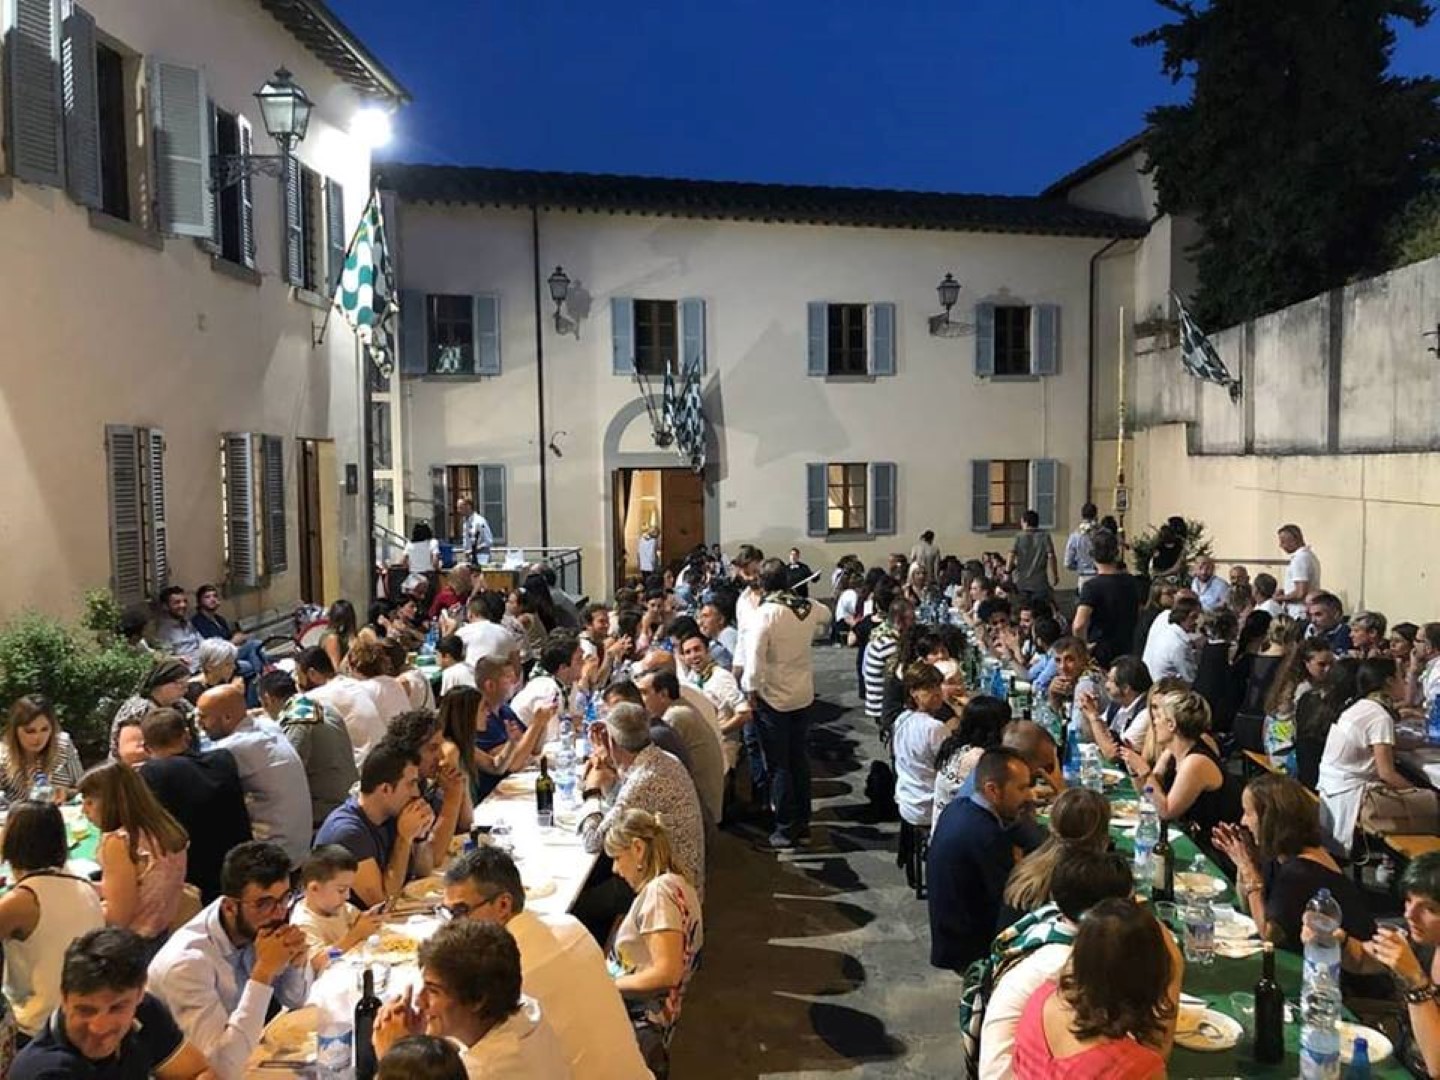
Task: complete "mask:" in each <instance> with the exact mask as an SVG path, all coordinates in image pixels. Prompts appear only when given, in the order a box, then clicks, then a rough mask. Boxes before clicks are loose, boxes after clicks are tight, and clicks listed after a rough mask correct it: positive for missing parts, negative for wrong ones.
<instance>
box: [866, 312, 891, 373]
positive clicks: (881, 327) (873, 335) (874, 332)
mask: <svg viewBox="0 0 1440 1080" xmlns="http://www.w3.org/2000/svg"><path fill="white" fill-rule="evenodd" d="M870 374H871V375H894V374H895V305H894V304H871V305H870Z"/></svg>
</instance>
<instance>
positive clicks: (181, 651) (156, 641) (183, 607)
mask: <svg viewBox="0 0 1440 1080" xmlns="http://www.w3.org/2000/svg"><path fill="white" fill-rule="evenodd" d="M159 608H160V610H159V611H157V612H156V613H155V621H154V623H153V626H152V629H151V644H153V645H154V646H155V651H156V652H161V653H165V654H166V655H167V656H174V657H178V658H179V659H181V660H183V661H185V666H186V667H188V668H189V669H190V673H191V674H192V675H193V674H194V673H195V672H196V671H198V670H200V642H201V641H202V640H203V639H202V638H201V636H200V631H198V630H196V629H195V627H194V626H193V625H192V624H191V622H190V597H188V596H187V595H185V590H184V589H182V588H181V587H180V586H179V585H171V586H170V587H169V588H167V589H163V590H161V592H160V600H159Z"/></svg>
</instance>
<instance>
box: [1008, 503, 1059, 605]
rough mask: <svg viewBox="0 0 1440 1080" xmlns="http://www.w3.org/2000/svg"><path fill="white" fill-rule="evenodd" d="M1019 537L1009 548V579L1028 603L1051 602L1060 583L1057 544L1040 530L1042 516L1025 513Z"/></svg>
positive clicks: (1030, 512) (1033, 512)
mask: <svg viewBox="0 0 1440 1080" xmlns="http://www.w3.org/2000/svg"><path fill="white" fill-rule="evenodd" d="M1020 521H1021V529H1020V535H1018V536H1017V537H1015V545H1014V546H1013V547H1012V548H1011V549H1010V577H1011V580H1013V581H1014V582H1015V587H1016V588H1018V589H1019V590H1020V595H1021V596H1022V597H1024V598H1025V599H1026V600H1049V599H1050V594H1051V591H1052V590H1053V589H1054V588H1055V586H1056V584H1057V583H1058V582H1059V581H1060V568H1059V566H1058V565H1057V564H1056V561H1055V545H1054V543H1052V542H1051V540H1050V534H1049V533H1048V532H1041V531H1040V515H1039V514H1037V513H1036V512H1035V511H1034V510H1026V511H1025V514H1024V516H1023V517H1022V518H1021V519H1020Z"/></svg>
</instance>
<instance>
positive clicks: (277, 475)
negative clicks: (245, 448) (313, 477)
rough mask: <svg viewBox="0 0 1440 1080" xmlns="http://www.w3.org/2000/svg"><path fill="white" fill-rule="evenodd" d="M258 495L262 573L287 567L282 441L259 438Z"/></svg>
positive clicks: (275, 436) (283, 446)
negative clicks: (262, 539) (262, 516)
mask: <svg viewBox="0 0 1440 1080" xmlns="http://www.w3.org/2000/svg"><path fill="white" fill-rule="evenodd" d="M260 469H261V491H262V493H263V496H264V502H263V506H264V514H265V521H264V535H265V573H266V574H278V573H280V572H281V571H282V570H287V569H289V567H290V554H289V543H290V535H289V532H288V531H287V529H286V527H285V440H283V439H282V438H280V436H278V435H261V436H260Z"/></svg>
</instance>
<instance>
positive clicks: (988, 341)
mask: <svg viewBox="0 0 1440 1080" xmlns="http://www.w3.org/2000/svg"><path fill="white" fill-rule="evenodd" d="M975 374H976V375H978V376H980V378H982V379H988V378H990V376H992V375H994V374H995V305H994V304H976V305H975ZM986 528H989V526H988V525H987V526H986Z"/></svg>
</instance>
